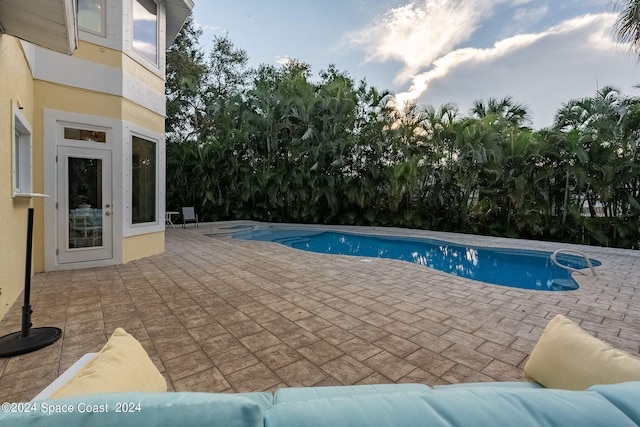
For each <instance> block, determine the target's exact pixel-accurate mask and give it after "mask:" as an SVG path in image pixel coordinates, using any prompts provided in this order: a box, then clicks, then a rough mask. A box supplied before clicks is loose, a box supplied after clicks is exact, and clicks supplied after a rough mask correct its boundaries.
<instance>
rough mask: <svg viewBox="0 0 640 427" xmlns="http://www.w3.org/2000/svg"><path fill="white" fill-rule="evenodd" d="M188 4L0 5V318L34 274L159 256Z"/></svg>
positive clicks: (16, 0)
mask: <svg viewBox="0 0 640 427" xmlns="http://www.w3.org/2000/svg"><path fill="white" fill-rule="evenodd" d="M193 6H194V5H193V2H192V0H2V1H0V272H1V273H0V318H1V317H2V316H3V315H4V314H5V313H6V311H7V310H8V308H9V307H10V306H11V305H12V304H13V302H14V301H15V300H16V298H17V297H18V295H19V294H20V292H21V291H22V289H23V285H24V274H25V241H26V227H27V210H28V208H29V207H33V208H34V210H35V221H34V236H33V247H34V249H33V271H34V272H42V271H55V270H65V269H78V268H91V267H99V266H105V265H115V264H123V263H127V262H129V261H132V260H135V259H138V258H142V257H145V256H149V255H152V254H156V253H160V252H162V251H163V250H164V230H165V206H164V201H165V194H164V191H165V139H164V121H165V94H164V84H165V51H166V49H167V47H168V46H169V45H170V44H171V43H172V41H173V39H174V38H175V36H176V35H177V33H178V31H179V30H180V28H181V26H182V25H183V23H184V22H185V20H186V18H187V17H188V15H189V13H190V11H191V9H192V8H193Z"/></svg>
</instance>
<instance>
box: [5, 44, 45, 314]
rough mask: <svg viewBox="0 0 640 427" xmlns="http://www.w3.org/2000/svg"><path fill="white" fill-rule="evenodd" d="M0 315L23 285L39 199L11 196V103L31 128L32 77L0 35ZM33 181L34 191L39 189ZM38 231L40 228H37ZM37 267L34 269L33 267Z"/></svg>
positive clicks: (21, 57) (20, 54) (15, 49)
mask: <svg viewBox="0 0 640 427" xmlns="http://www.w3.org/2000/svg"><path fill="white" fill-rule="evenodd" d="M0 94H2V96H1V97H0V254H2V255H1V256H0V272H2V273H1V274H0V318H2V316H4V314H5V313H6V312H7V310H8V309H9V308H10V306H11V305H12V304H13V302H14V301H15V300H16V298H17V297H18V295H19V294H20V292H21V291H22V289H23V288H24V274H25V255H26V234H27V232H26V229H27V209H28V208H29V207H30V206H32V203H33V206H34V207H35V208H36V210H37V209H38V205H40V207H41V206H42V205H41V202H32V199H28V198H13V197H12V190H13V177H12V169H13V161H12V149H13V131H12V117H13V107H12V105H13V103H14V102H15V100H16V99H19V100H20V103H21V104H22V105H23V107H24V108H23V110H21V111H22V114H23V115H24V117H25V118H26V119H27V121H29V122H30V124H31V126H32V127H33V119H34V117H33V116H34V114H33V111H34V110H33V109H34V106H33V102H34V97H33V80H32V79H31V70H30V69H29V66H28V64H27V61H26V59H25V57H24V54H23V52H22V48H21V46H20V42H19V41H18V40H17V39H16V38H14V37H11V36H8V35H1V36H0ZM38 189H39V188H38V186H37V185H36V184H35V183H34V191H38ZM40 232H41V230H40ZM35 269H36V270H37V268H35Z"/></svg>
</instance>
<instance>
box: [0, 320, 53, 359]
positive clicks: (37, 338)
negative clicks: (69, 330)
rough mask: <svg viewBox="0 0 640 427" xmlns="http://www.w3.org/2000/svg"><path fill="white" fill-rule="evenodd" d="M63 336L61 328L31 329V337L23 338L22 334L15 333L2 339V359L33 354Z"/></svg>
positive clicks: (0, 351) (0, 342)
mask: <svg viewBox="0 0 640 427" xmlns="http://www.w3.org/2000/svg"><path fill="white" fill-rule="evenodd" d="M61 336H62V331H61V330H60V328H54V327H44V328H33V329H29V335H28V336H26V337H23V336H22V332H21V331H18V332H14V333H12V334H9V335H5V336H3V337H0V357H11V356H17V355H19V354H25V353H31V352H32V351H36V350H40V349H41V348H43V347H46V346H48V345H51V344H53V343H54V342H56V341H58V339H59V338H60V337H61Z"/></svg>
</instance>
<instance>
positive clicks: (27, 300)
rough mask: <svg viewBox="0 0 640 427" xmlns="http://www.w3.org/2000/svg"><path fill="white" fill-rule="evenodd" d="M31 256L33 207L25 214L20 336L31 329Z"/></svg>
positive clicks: (26, 333)
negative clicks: (24, 262) (25, 242)
mask: <svg viewBox="0 0 640 427" xmlns="http://www.w3.org/2000/svg"><path fill="white" fill-rule="evenodd" d="M32 257H33V208H29V214H28V216H27V256H26V259H27V262H26V265H25V268H24V304H23V305H22V338H26V337H28V336H29V332H30V330H31V326H32V324H31V313H33V310H31V262H32Z"/></svg>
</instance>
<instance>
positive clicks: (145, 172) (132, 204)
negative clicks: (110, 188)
mask: <svg viewBox="0 0 640 427" xmlns="http://www.w3.org/2000/svg"><path fill="white" fill-rule="evenodd" d="M123 130H124V133H123V141H125V143H124V144H123V149H124V152H123V155H124V157H123V159H124V162H123V164H122V166H123V170H122V178H123V190H124V192H123V202H124V215H125V217H124V223H123V226H124V228H123V235H124V236H125V237H129V236H138V235H142V234H149V233H155V232H159V231H164V227H165V221H164V217H165V165H166V161H165V156H166V154H165V139H164V135H163V134H161V133H157V132H155V131H152V130H150V129H148V128H145V127H142V126H139V125H136V124H133V123H125V128H124V129H123Z"/></svg>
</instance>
